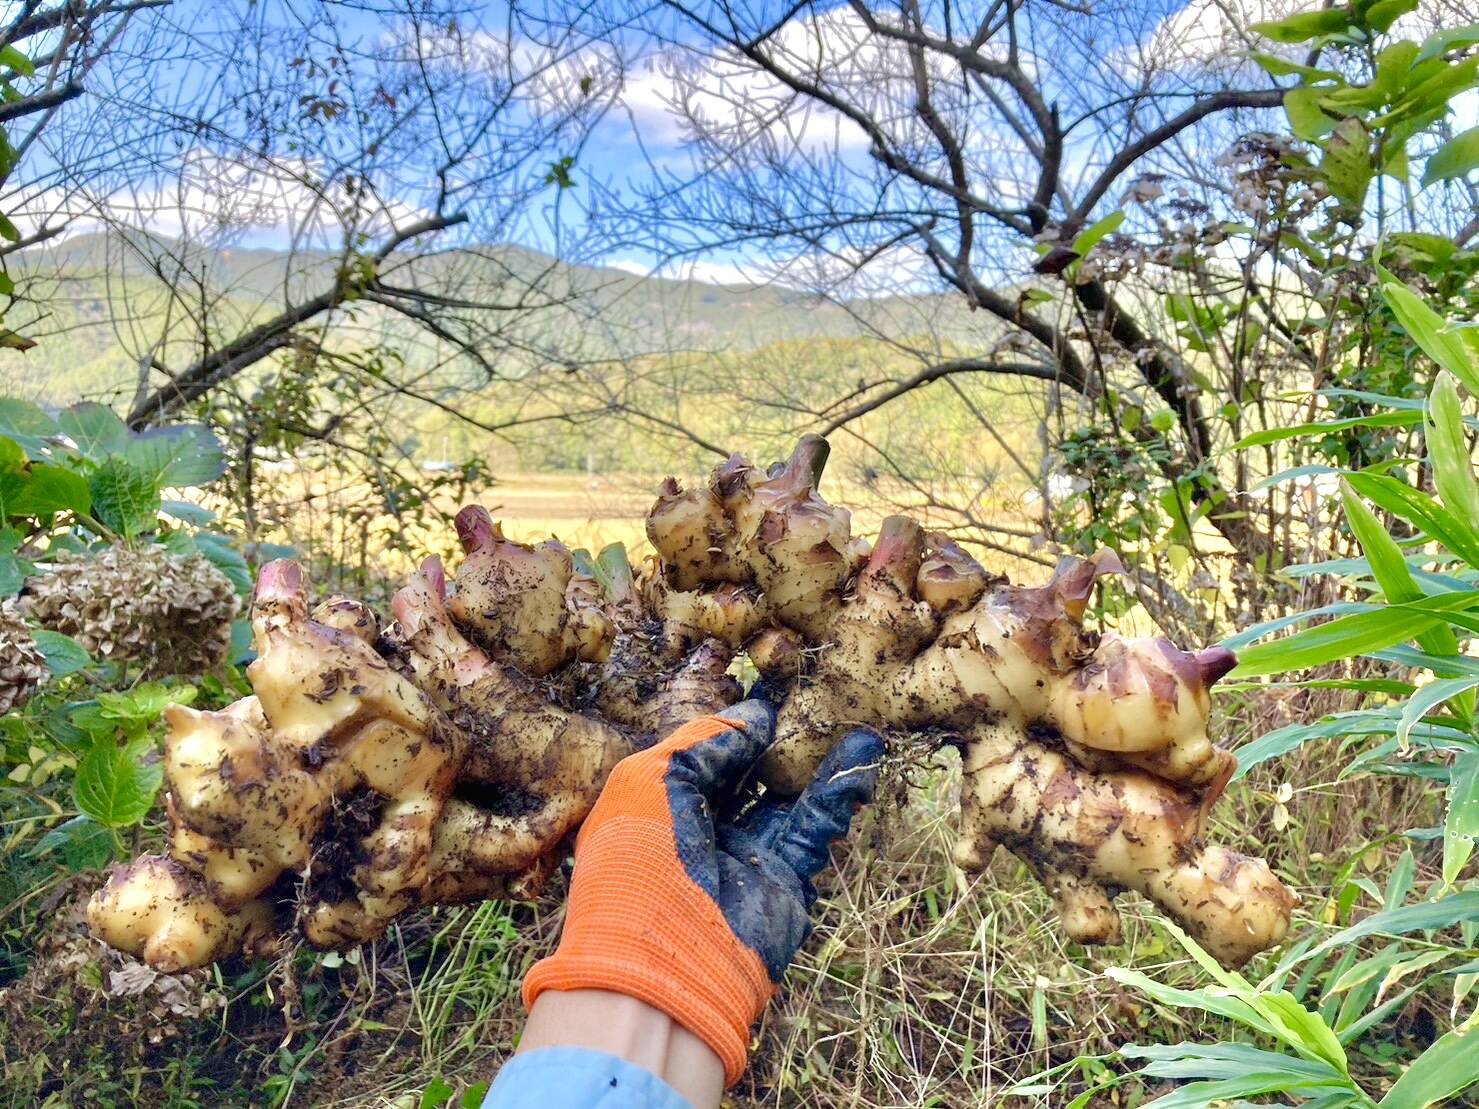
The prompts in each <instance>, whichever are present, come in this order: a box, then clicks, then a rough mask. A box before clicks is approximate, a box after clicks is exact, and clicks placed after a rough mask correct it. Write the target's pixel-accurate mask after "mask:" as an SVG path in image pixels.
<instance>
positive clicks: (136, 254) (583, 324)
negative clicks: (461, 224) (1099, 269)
mask: <svg viewBox="0 0 1479 1109" xmlns="http://www.w3.org/2000/svg"><path fill="white" fill-rule="evenodd" d="M339 264H340V259H339V257H338V256H337V255H335V254H331V253H327V252H321V251H310V252H296V253H289V252H286V251H279V250H270V249H260V248H256V249H229V250H211V251H207V250H202V249H200V248H195V247H188V246H183V245H182V244H181V243H179V242H175V241H172V240H170V239H167V238H162V237H149V236H132V237H130V238H129V239H127V240H125V239H123V238H121V237H119V236H117V235H113V234H108V235H104V234H89V235H79V236H76V237H73V238H69V239H65V240H62V241H61V242H58V243H54V244H48V245H47V246H45V247H40V248H33V249H31V250H28V251H25V252H22V253H20V254H18V255H16V256H14V257H13V258H12V259H10V265H9V269H10V272H11V274H12V276H13V277H14V278H15V280H16V283H17V286H18V288H19V289H20V291H21V295H22V298H23V299H22V302H21V303H20V304H19V305H18V306H17V307H16V308H13V309H12V311H11V312H10V314H9V315H8V317H7V320H6V325H7V326H9V327H13V328H15V329H16V330H19V331H20V332H21V333H22V334H25V335H28V336H30V337H32V338H35V339H36V340H37V342H38V345H37V347H36V348H35V349H33V350H31V351H29V352H27V353H25V354H19V353H16V352H13V351H0V392H5V393H10V394H12V395H21V396H25V397H28V398H31V399H35V400H38V401H43V402H46V403H51V404H60V403H67V402H70V401H72V400H76V399H78V398H80V397H91V398H97V399H102V400H109V401H116V402H122V403H126V402H127V399H128V398H129V397H131V396H132V395H133V393H134V391H135V389H136V388H137V387H138V385H139V377H140V369H139V358H140V356H141V354H142V353H143V352H145V351H158V352H159V353H160V355H161V357H160V361H161V362H163V363H164V364H165V365H168V366H175V367H178V366H183V365H188V364H189V362H190V361H191V360H192V358H193V357H195V356H196V355H197V354H198V352H199V350H200V348H201V339H200V334H201V332H200V328H199V326H198V319H199V317H200V315H201V311H202V305H205V306H206V308H207V312H208V317H209V320H210V330H211V333H212V334H213V335H214V337H215V342H217V343H219V342H220V341H221V338H222V337H223V336H226V337H229V336H230V335H232V334H236V333H239V332H240V331H242V330H244V329H246V328H248V327H250V326H252V325H253V324H254V323H257V322H260V321H261V320H263V319H266V318H268V317H270V316H271V315H273V314H275V313H276V312H278V311H281V310H282V307H283V306H284V304H286V303H288V302H289V301H290V300H293V299H297V298H301V297H303V296H305V295H311V294H312V293H313V292H315V291H318V290H321V289H323V288H326V287H327V286H328V285H329V284H330V283H331V282H332V280H333V275H334V272H335V267H336V266H338V265H339ZM391 264H392V266H401V269H400V271H399V273H397V274H396V276H395V277H394V279H393V280H394V281H395V283H396V284H399V285H411V284H415V285H417V286H418V287H420V286H423V285H430V286H431V287H433V288H436V289H437V290H438V291H440V292H443V293H446V294H448V295H456V294H457V293H458V292H459V291H460V290H464V289H476V290H478V291H479V292H480V293H482V294H485V295H486V293H487V291H488V290H490V289H503V290H509V291H511V293H520V294H522V295H524V296H525V297H527V296H528V292H529V289H530V288H531V287H532V286H537V288H538V289H539V290H541V291H542V292H543V294H544V295H549V296H552V297H553V298H554V299H557V300H561V301H567V302H568V303H565V304H562V305H560V306H558V307H554V308H549V309H545V310H543V311H541V312H538V313H535V314H532V315H529V316H528V318H518V319H516V320H514V322H512V323H510V319H511V318H512V317H510V316H509V315H508V314H499V313H489V314H488V319H487V328H488V332H489V334H490V335H493V334H497V333H500V329H504V330H507V331H508V334H507V335H506V339H507V340H508V341H507V342H506V343H499V342H497V341H494V342H492V343H491V344H490V346H491V348H492V349H494V350H497V351H500V352H503V351H506V350H511V351H514V352H517V351H519V350H529V349H531V348H532V349H535V350H538V351H550V352H553V353H555V354H556V355H568V356H569V357H570V358H571V359H572V360H576V359H579V358H582V357H591V356H599V357H609V356H615V355H625V356H640V355H649V354H653V353H658V352H663V351H685V352H687V351H694V350H698V351H711V352H716V353H718V352H741V351H747V350H754V349H756V348H759V347H762V346H765V345H766V344H770V343H775V342H779V341H788V340H802V339H815V338H838V339H847V338H860V337H863V336H866V335H867V334H868V330H869V327H868V323H872V324H873V325H874V326H877V327H878V328H880V329H881V330H882V331H883V332H884V333H886V334H889V335H891V336H910V335H922V334H925V333H927V332H930V331H933V332H934V333H936V334H939V333H940V332H942V331H943V332H945V333H947V334H949V335H951V336H954V337H963V336H965V335H967V334H969V335H971V336H972V340H973V341H972V344H971V345H973V346H976V347H977V349H979V344H980V342H981V339H982V335H981V328H982V324H983V321H982V320H981V318H980V317H971V316H970V315H969V314H968V313H966V312H964V311H963V310H962V309H961V308H960V307H959V303H958V300H957V299H955V298H946V297H899V298H892V299H882V300H871V301H859V302H854V303H850V304H848V305H847V306H845V307H844V306H839V305H838V304H835V303H831V302H828V301H824V300H819V299H817V298H816V297H813V296H810V295H808V294H805V293H802V292H799V291H797V290H795V289H790V288H786V287H784V286H760V287H747V286H740V285H715V284H707V283H704V282H700V281H694V280H680V279H672V278H661V277H643V276H639V275H635V274H632V273H629V272H627V271H625V270H620V269H610V268H601V267H596V266H583V265H569V264H566V263H563V262H560V261H559V260H557V259H555V258H552V257H549V256H548V255H544V254H540V253H538V252H536V251H532V250H528V249H526V248H523V247H518V246H512V245H499V246H491V247H478V248H470V249H459V250H452V251H446V252H441V253H437V254H432V255H428V256H424V257H420V258H417V259H415V260H414V262H412V261H405V262H404V263H403V260H401V259H397V258H392V260H391ZM171 286H174V287H176V288H183V289H184V290H185V291H186V292H185V295H184V296H183V297H175V296H172V295H171V292H170V290H171ZM26 298H29V300H27V299H26ZM495 299H501V300H507V299H509V297H508V296H504V297H499V298H495ZM865 321H867V322H865ZM478 324H479V326H482V321H481V320H479V321H478ZM166 335H167V337H168V341H167V343H166V344H165V346H164V347H163V348H162V349H161V348H158V347H157V346H156V344H157V343H158V341H159V340H160V337H161V336H166ZM341 335H342V341H344V342H346V343H353V344H355V345H360V346H367V345H380V346H384V347H387V348H391V349H394V350H396V351H397V352H398V353H399V355H400V356H401V357H403V358H404V359H405V360H406V362H407V363H408V364H409V365H412V366H416V365H422V364H426V365H429V364H432V361H433V359H440V358H444V357H445V352H444V351H438V350H434V349H432V347H430V346H428V341H427V338H426V335H425V333H424V332H421V331H419V329H418V328H417V327H416V326H415V325H414V324H412V323H410V322H409V321H407V320H405V319H404V318H403V317H400V316H398V315H396V314H395V313H392V312H389V311H388V310H386V309H384V308H381V307H379V306H376V305H371V304H358V305H356V306H355V318H354V321H353V324H352V327H350V326H346V328H344V329H343V330H342V332H341ZM508 356H509V357H513V358H514V359H515V360H516V362H517V360H518V359H523V360H524V361H525V362H527V361H528V360H529V359H530V358H532V357H535V356H531V355H528V354H517V353H514V354H512V355H508ZM146 376H147V378H148V380H150V381H151V382H152V383H154V384H158V383H160V382H162V381H163V380H164V379H163V378H162V376H160V375H159V374H158V373H157V372H152V373H150V374H148V375H146Z"/></svg>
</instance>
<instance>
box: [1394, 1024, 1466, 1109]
mask: <svg viewBox="0 0 1479 1109" xmlns="http://www.w3.org/2000/svg"><path fill="white" fill-rule="evenodd" d="M1476 1053H1479V1021H1476V1018H1474V1017H1471V1018H1469V1020H1468V1021H1467V1022H1465V1023H1464V1024H1463V1025H1461V1026H1459V1027H1458V1028H1455V1029H1453V1031H1451V1032H1447V1033H1445V1034H1444V1035H1442V1036H1440V1037H1439V1038H1438V1039H1437V1040H1436V1041H1435V1042H1434V1043H1433V1045H1432V1046H1431V1047H1429V1048H1428V1050H1426V1051H1424V1052H1423V1053H1422V1054H1421V1055H1419V1056H1418V1057H1417V1058H1416V1059H1415V1060H1414V1061H1413V1063H1412V1065H1411V1066H1409V1067H1408V1068H1407V1070H1405V1071H1404V1072H1403V1073H1402V1077H1401V1078H1399V1079H1397V1081H1396V1084H1395V1085H1393V1086H1392V1088H1391V1089H1390V1090H1388V1091H1387V1096H1386V1097H1384V1098H1382V1099H1381V1101H1380V1102H1379V1104H1380V1105H1381V1106H1383V1107H1385V1109H1423V1107H1425V1106H1428V1105H1438V1104H1441V1103H1442V1102H1443V1101H1445V1100H1446V1099H1447V1098H1450V1097H1452V1096H1453V1095H1454V1094H1456V1093H1458V1092H1460V1091H1461V1090H1467V1089H1468V1088H1469V1087H1471V1086H1473V1085H1475V1084H1476V1083H1479V1066H1476V1065H1475V1058H1476Z"/></svg>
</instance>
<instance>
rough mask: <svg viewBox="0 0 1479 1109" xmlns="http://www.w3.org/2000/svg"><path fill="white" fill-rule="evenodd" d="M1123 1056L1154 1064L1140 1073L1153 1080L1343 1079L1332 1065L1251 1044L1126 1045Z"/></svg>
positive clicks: (1122, 1051) (1184, 1043) (1121, 1050)
mask: <svg viewBox="0 0 1479 1109" xmlns="http://www.w3.org/2000/svg"><path fill="white" fill-rule="evenodd" d="M1120 1054H1121V1055H1122V1056H1124V1058H1126V1059H1148V1060H1150V1062H1149V1063H1148V1064H1147V1065H1146V1066H1144V1067H1141V1068H1140V1073H1141V1074H1144V1075H1148V1076H1150V1077H1151V1078H1177V1079H1179V1078H1236V1077H1237V1076H1239V1075H1242V1074H1255V1073H1262V1074H1272V1073H1275V1072H1277V1071H1284V1072H1286V1073H1287V1074H1289V1075H1291V1076H1292V1077H1295V1078H1301V1079H1308V1078H1312V1079H1316V1080H1320V1081H1329V1080H1330V1079H1332V1078H1338V1077H1339V1072H1337V1071H1336V1070H1334V1069H1333V1068H1332V1067H1331V1066H1330V1065H1329V1064H1328V1063H1324V1062H1317V1061H1314V1060H1309V1059H1301V1058H1299V1057H1298V1056H1294V1055H1284V1054H1281V1053H1279V1052H1277V1051H1266V1050H1264V1049H1263V1048H1259V1047H1253V1046H1252V1045H1250V1044H1240V1043H1228V1042H1221V1043H1218V1042H1214V1043H1206V1044H1199V1043H1188V1042H1183V1043H1179V1044H1145V1045H1141V1044H1126V1045H1125V1046H1124V1047H1122V1048H1120Z"/></svg>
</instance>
